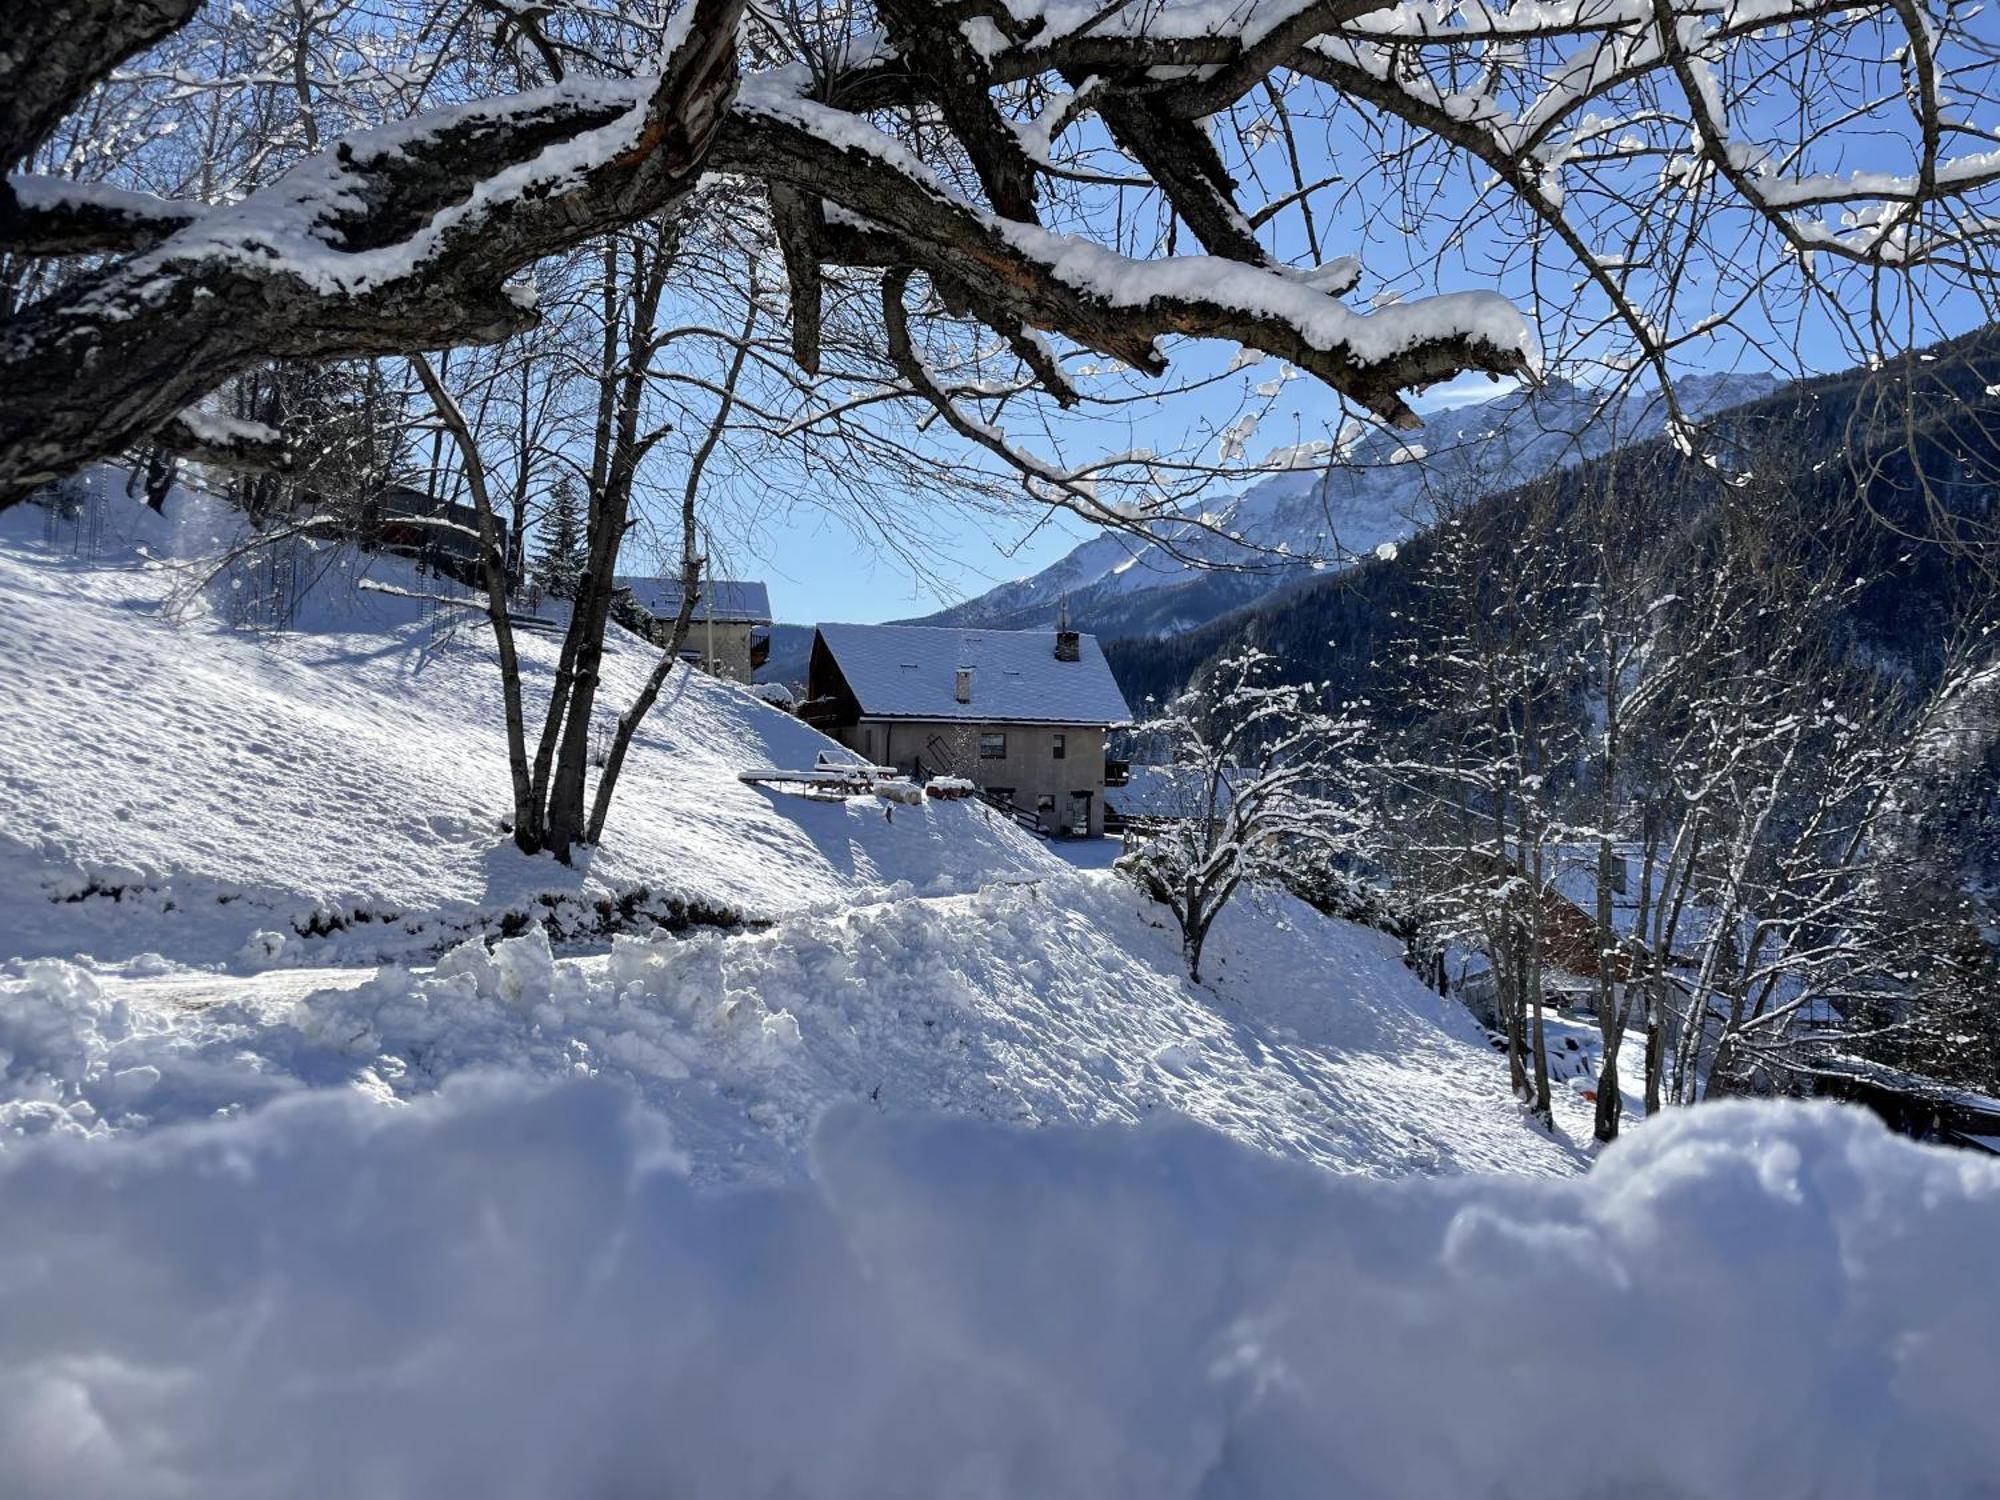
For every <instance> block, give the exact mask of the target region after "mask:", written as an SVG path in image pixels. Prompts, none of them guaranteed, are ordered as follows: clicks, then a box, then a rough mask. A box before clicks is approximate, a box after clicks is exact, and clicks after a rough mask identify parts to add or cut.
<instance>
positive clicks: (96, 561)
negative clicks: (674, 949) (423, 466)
mask: <svg viewBox="0 0 2000 1500" xmlns="http://www.w3.org/2000/svg"><path fill="white" fill-rule="evenodd" d="M118 478H119V476H118V475H116V474H115V473H114V472H112V471H107V470H99V471H95V472H94V473H93V474H92V475H90V476H88V479H89V482H90V483H92V484H94V485H96V486H97V487H98V489H99V491H100V492H101V505H102V515H103V522H104V527H105V536H104V540H103V542H102V550H101V551H100V552H99V554H98V555H97V556H96V557H94V558H92V559H90V560H88V561H80V560H77V559H74V558H69V557H65V556H62V555H60V553H59V552H57V553H51V552H50V551H49V550H48V549H47V548H45V546H44V545H43V533H42V527H43V513H42V512H41V511H39V510H38V509H37V508H36V507H34V506H25V505H24V506H17V507H16V508H15V509H14V510H12V511H9V512H7V513H6V515H5V516H0V705H4V712H5V732H6V746H5V750H4V754H0V959H5V958H8V957H39V956H44V955H54V956H60V957H69V956H71V955H73V954H76V953H78V952H87V953H91V954H94V955H96V956H97V957H99V958H101V959H123V958H129V957H131V956H132V955H134V954H139V953H143V952H146V951H147V950H157V951H159V952H162V953H165V954H166V955H167V956H168V957H170V958H174V959H181V960H185V961H189V962H195V963H215V962H218V961H228V960H232V959H235V960H238V961H240V962H241V963H243V964H246V965H249V966H261V965H265V964H269V963H272V962H301V961H311V962H315V963H322V964H324V963H339V962H350V963H351V962H363V961H367V960H369V959H371V958H373V957H375V956H377V955H391V956H393V955H397V954H401V953H407V954H424V953H428V952H435V951H437V950H438V948H439V947H441V946H444V945H446V944H448V943H449V942H450V941H452V932H453V930H454V925H453V924H454V923H457V924H458V925H457V930H459V931H464V930H466V929H467V928H469V926H470V925H471V923H470V921H469V919H470V918H471V917H473V915H474V914H478V913H487V914H497V913H501V912H507V911H526V912H529V913H530V914H534V915H539V914H540V910H541V909H543V908H540V907H539V906H538V898H539V897H541V896H543V895H544V894H549V895H553V896H555V897H558V898H566V899H567V901H568V902H569V906H570V909H573V910H575V911H577V912H580V913H581V915H582V917H583V919H584V920H586V921H588V920H589V919H590V915H591V910H592V907H593V905H594V903H596V902H597V901H599V900H603V899H605V898H606V897H612V896H616V895H617V894H619V893H622V892H627V891H631V890H634V889H636V888H640V887H644V888H645V889H646V890H647V891H649V892H650V893H651V894H652V895H653V896H654V897H655V898H657V900H658V902H661V903H664V902H666V901H667V900H669V899H679V900H681V901H684V902H690V903H702V904H705V905H707V906H710V907H714V908H720V909H724V910H727V911H734V912H741V913H743V914H745V915H747V916H752V917H766V916H772V915H778V914H783V913H789V912H796V911H801V910H807V909H811V908H813V907H815V906H820V905H828V904H838V903H841V902H845V901H849V900H853V899H856V898H857V897H862V896H865V895H867V894H868V893H870V892H871V891H876V890H879V889H881V888H883V887H886V886H889V885H893V884H895V883H897V882H899V881H908V882H910V883H912V884H914V885H915V886H916V888H917V889H919V890H921V891H925V892H943V891H959V890H968V889H972V888H974V887H975V886H977V885H978V884H980V883H981V882H982V881H983V880H985V879H988V878H993V877H995V876H999V875H1005V874H1006V873H1007V872H1009V871H1020V872H1033V871H1036V870H1039V869H1041V868H1043V867H1045V866H1047V865H1048V864H1049V863H1050V861H1049V859H1048V857H1047V855H1046V854H1045V852H1044V851H1043V850H1041V849H1040V848H1038V847H1037V846H1036V845H1035V841H1034V840H1033V839H1031V838H1030V837H1029V836H1028V835H1026V834H1025V833H1023V832H1022V831H1021V830H1020V829H1018V828H1016V827H1014V826H1013V825H1012V824H1011V823H1009V822H1008V821H1007V820H1005V819H1004V818H998V817H989V816H987V815H986V813H985V812H984V810H983V809H979V808H977V807H974V806H970V805H967V804H962V803H960V804H951V805H947V806H928V805H927V806H922V807H912V808H900V809H897V810H896V813H895V817H894V819H893V821H892V820H891V819H889V817H888V816H887V813H886V810H885V809H884V807H883V806H882V805H881V804H879V803H876V802H874V801H873V800H872V799H870V800H864V801H856V802H853V803H849V804H840V803H833V804H827V803H818V802H810V801H807V800H806V799H804V798H800V797H789V796H782V795H779V794H776V793H773V792H770V791H767V790H762V789H759V788H756V787H750V786H745V785H743V784H742V783H741V782H739V781H738V780H737V774H738V773H739V772H741V771H745V770H749V769H752V768H754V767H762V766H773V765H776V766H810V765H811V764H813V761H814V759H815V757H816V756H817V755H818V754H819V753H820V752H821V751H830V752H833V753H835V754H841V755H844V754H845V753H846V752H844V751H841V750H840V748H839V747H838V746H837V745H835V744H834V743H833V742H832V741H831V740H828V739H827V738H826V737H824V736H823V735H821V734H819V733H818V732H817V731H815V730H813V729H811V728H809V727H807V726H806V725H804V724H802V723H800V722H799V721H798V720H796V719H793V718H791V717H789V716H788V715H785V714H782V713H779V712H777V711H775V710H774V709H772V708H770V707H769V706H767V705H766V704H764V703H763V702H761V701H760V700H759V699H758V698H756V697H755V696H754V695H753V694H751V693H750V692H748V691H746V690H744V689H741V688H738V687H735V686H733V685H731V684H728V683H722V682H717V681H715V680H713V679H711V678H708V677H705V676H702V675H700V674H697V673H679V674H676V675H675V677H674V678H673V679H672V680H671V682H670V683H669V685H668V688H667V690H666V692H665V693H664V694H663V695H662V697H661V700H660V703H659V704H658V706H657V707H656V708H655V709H654V711H653V713H652V715H651V716H650V717H649V718H648V720H647V721H646V724H645V726H644V727H643V729H642V730H641V732H640V734H639V737H638V739H637V740H636V741H635V744H634V747H633V753H632V756H631V758H630V760H629V761H628V763H627V766H626V770H625V774H624V777H623V779H622V780H621V782H620V785H619V791H618V801H617V804H616V806H615V808H614V812H613V818H612V822H611V824H610V826H609V829H608V831H607V837H606V841H605V844H604V846H603V847H602V848H600V849H598V850H596V851H594V853H593V854H592V855H591V856H590V857H589V859H588V862H587V863H586V864H585V865H584V866H583V867H581V868H578V869H567V868H565V867H563V866H561V865H558V864H557V863H556V862H555V861H553V860H551V859H546V858H544V859H533V860H531V859H526V858H523V857H522V856H521V855H519V854H518V853H517V852H516V851H515V850H514V849H513V847H512V845H511V843H509V841H508V840H507V838H506V836H505V835H504V834H503V833H502V831H501V826H502V823H503V821H504V819H505V818H506V817H507V815H508V812H509V803H508V781H507V771H506V761H505V736H504V727H503V722H502V717H501V707H500V693H499V681H498V674H497V670H496V668H495V666H494V661H493V648H492V639H491V635H490V632H488V631H487V630H486V629H485V627H484V625H483V622H482V621H481V620H480V619H479V618H478V616H477V614H476V613H475V612H471V611H466V610H462V609H456V608H450V607H443V608H440V607H437V606H436V605H435V604H434V603H432V602H429V601H426V600H424V599H422V598H417V597H412V596H413V595H421V594H440V593H445V592H450V591H451V590H452V588H453V585H451V584H449V583H448V582H446V581H441V580H438V579H435V578H426V577H422V576H420V575H419V574H418V573H417V571H416V569H415V567H414V565H413V564H412V563H410V562H408V561H407V560H405V559H401V558H396V557H390V556H382V555H377V556H368V555H363V554H359V553H355V552H352V551H342V550H334V549H329V548H324V547H320V548H302V550H301V553H300V566H301V568H302V569H303V570H304V571H305V572H306V573H308V574H310V575H311V576H312V578H313V584H312V587H311V589H310V591H309V592H307V594H306V595H305V598H304V600H303V602H302V603H301V604H300V606H299V609H298V612H297V614H296V616H295V617H294V618H293V619H292V620H291V623H290V626H289V628H287V629H286V630H283V631H249V630H244V629H239V628H231V626H230V624H229V615H230V613H231V610H232V608H234V607H235V606H234V603H233V601H234V598H235V596H236V595H237V594H239V593H242V592H244V590H242V589H238V588H234V587H232V585H240V584H246V583H247V584H249V585H250V586H251V589H250V591H251V592H255V589H256V588H257V587H260V586H261V575H259V574H258V573H257V572H256V570H255V569H252V570H249V572H248V574H247V575H245V574H243V573H239V574H237V575H235V576H231V575H227V574H225V576H224V577H223V578H221V579H219V580H218V581H217V582H216V583H215V584H214V585H213V586H212V587H210V588H208V589H207V590H205V591H204V590H200V589H197V588H196V587H195V585H196V583H197V582H198V581H199V579H200V578H201V577H203V576H204V574H205V572H206V571H207V570H206V569H204V568H202V567H200V566H197V565H195V564H194V563H193V562H192V561H191V560H192V559H198V558H203V557H209V556H213V555H214V554H215V553H216V552H217V551H218V550H219V549H220V548H221V547H222V546H223V545H224V543H225V542H226V540H227V539H229V538H230V537H232V536H233V535H235V534H236V532H237V529H238V528H239V527H240V526H241V525H242V519H241V517H240V516H238V515H237V514H236V513H235V512H234V511H232V510H230V509H229V508H228V507H226V506H224V505H222V504H221V503H220V502H218V501H215V500H212V499H209V498H207V497H205V496H201V495H198V494H190V493H187V492H176V494H175V495H174V496H173V497H172V498H170V500H169V502H168V506H167V513H166V515H164V516H157V515H154V514H153V513H152V512H151V511H149V510H147V509H146V508H145V507H144V506H143V505H141V504H138V503H136V502H134V501H132V500H129V499H127V498H126V497H125V496H124V494H123V491H122V487H121V486H120V484H119V482H118ZM375 585H380V586H386V587H388V588H391V589H397V590H402V591H404V592H401V593H384V592H380V591H379V589H378V588H376V587H372V586H375ZM461 592H462V591H461ZM174 601H178V603H179V604H180V605H181V606H182V607H183V608H184V609H185V610H186V611H187V613H186V615H185V618H184V619H183V620H182V621H181V622H180V623H175V622H174V621H173V620H171V619H169V618H167V617H166V613H165V612H166V611H167V607H168V605H169V603H170V602H174ZM558 646H559V642H558V640H557V639H556V638H555V637H554V636H551V635H543V634H531V633H526V632H524V633H523V634H522V636H521V638H520V650H521V656H522V663H523V673H524V677H525V680H526V690H527V698H528V702H529V703H530V705H531V706H532V705H536V704H539V703H541V702H542V701H544V695H545V694H546V691H547V687H548V683H549V680H550V678H551V677H552V675H553V671H554V665H555V659H556V655H557V651H558ZM655 655H656V653H655V652H654V651H653V649H652V648H650V647H648V646H646V645H644V644H643V643H641V642H639V641H638V640H636V639H635V638H633V637H630V636H626V635H624V634H623V633H622V632H616V631H614V632H613V636H612V640H611V642H610V645H609V650H608V654H607V657H606V661H605V666H604V683H603V690H602V694H601V697H600V704H601V708H600V712H601V713H602V714H603V715H605V716H607V717H608V716H613V715H615V714H616V713H617V712H619V711H620V710H622V709H623V707H624V706H625V705H626V704H627V703H629V702H630V701H631V700H632V698H633V697H635V696H636V695H637V692H638V688H639V686H640V684H641V683H642V682H643V680H644V678H645V675H646V673H647V672H648V671H649V670H650V668H651V666H652V663H653V660H654V658H655ZM533 711H536V710H534V709H533V708H532V707H531V712H533ZM316 913H319V914H321V915H322V918H323V920H322V921H320V922H318V923H315V922H314V921H313V918H314V916H315V914H316ZM343 924H345V925H343ZM489 925H491V924H489ZM301 928H305V929H316V928H333V929H335V930H334V931H333V932H332V934H331V936H329V937H325V938H321V939H319V940H316V941H315V942H314V943H312V944H311V945H310V947H309V949H308V948H306V947H302V946H301V944H300V943H299V942H298V941H297V939H298V935H299V930H300V929H301ZM260 931H267V932H271V933H274V934H275V935H276V936H275V937H274V938H269V939H257V940H256V941H255V942H253V941H252V939H253V938H254V937H255V935H256V934H257V933H258V932H260Z"/></svg>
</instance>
